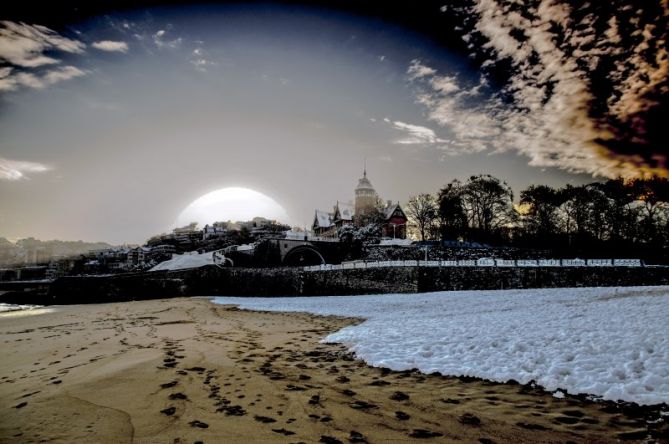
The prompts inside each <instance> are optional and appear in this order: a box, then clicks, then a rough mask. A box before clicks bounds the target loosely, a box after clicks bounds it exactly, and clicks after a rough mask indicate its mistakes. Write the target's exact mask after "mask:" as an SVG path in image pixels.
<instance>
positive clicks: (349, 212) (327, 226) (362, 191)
mask: <svg viewBox="0 0 669 444" xmlns="http://www.w3.org/2000/svg"><path fill="white" fill-rule="evenodd" d="M354 195H355V202H354V203H353V204H351V203H344V202H339V201H337V203H336V204H335V205H334V207H333V210H332V212H327V211H321V210H316V211H315V213H314V221H313V223H312V226H311V228H312V231H313V233H314V235H316V236H320V237H337V235H338V232H339V230H340V229H341V227H343V226H344V225H349V224H355V225H357V226H363V225H366V224H368V223H377V224H379V225H380V226H381V231H382V235H383V236H384V237H389V238H393V239H405V238H406V223H407V216H406V214H405V213H404V210H402V207H401V206H400V204H399V202H397V203H392V202H391V201H387V203H386V204H385V205H383V204H382V203H381V200H380V199H379V196H378V194H376V190H375V189H374V187H373V186H372V183H371V182H370V180H369V179H368V178H367V168H365V169H364V171H363V176H362V178H360V179H359V180H358V185H357V186H356V187H355V189H354Z"/></svg>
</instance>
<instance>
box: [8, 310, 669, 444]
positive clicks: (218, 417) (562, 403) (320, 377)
mask: <svg viewBox="0 0 669 444" xmlns="http://www.w3.org/2000/svg"><path fill="white" fill-rule="evenodd" d="M356 322H361V321H360V320H358V319H347V318H336V317H322V316H313V315H309V314H301V313H267V312H253V311H241V310H238V309H236V308H235V307H226V306H217V305H214V304H212V303H211V302H209V301H208V300H206V299H186V298H181V299H168V300H156V301H141V302H129V303H119V304H99V305H86V306H70V307H60V308H58V309H56V310H55V311H53V312H48V313H44V314H40V315H36V316H21V317H18V316H0V341H1V343H2V360H0V442H3V443H5V442H7V443H9V442H11V443H17V442H18V443H21V442H87V443H93V442H100V443H130V442H133V443H195V442H203V443H222V442H224V443H235V442H240V443H241V442H244V443H250V442H268V443H273V442H279V443H280V442H286V443H288V442H291V443H297V442H305V443H312V442H325V443H338V442H344V443H348V442H358V443H364V442H370V443H385V442H412V441H416V442H435V443H436V442H454V441H458V442H478V443H490V442H556V443H557V442H559V443H566V442H584V443H585V442H587V443H597V442H619V441H620V440H625V441H631V442H634V441H639V442H643V441H645V439H646V438H647V437H649V436H655V437H659V441H662V440H666V439H667V433H668V432H667V426H666V423H664V422H658V423H655V424H653V423H652V422H651V423H649V422H648V420H649V419H650V420H651V421H653V420H655V417H653V416H652V415H653V414H656V412H655V413H653V412H650V413H649V411H647V410H646V409H636V408H629V407H625V406H617V405H614V404H612V403H604V404H602V403H593V402H590V401H587V400H585V399H580V398H576V397H571V396H567V397H566V398H565V399H557V398H554V397H553V396H551V395H550V394H546V393H544V392H543V391H541V390H540V389H536V388H532V387H530V386H522V385H518V384H508V383H507V384H498V383H492V382H489V381H482V380H477V379H471V378H455V377H443V376H441V375H425V374H421V373H419V372H416V371H407V372H392V371H389V370H387V369H379V368H372V367H368V366H367V365H365V364H364V363H363V362H361V361H357V360H355V359H354V357H353V356H351V355H350V354H349V353H347V352H346V349H345V347H344V346H342V345H336V344H335V345H329V344H320V343H319V340H320V339H321V338H323V337H324V336H325V335H327V334H328V333H330V332H333V331H335V330H337V329H339V328H342V327H344V326H346V325H351V324H352V323H356ZM651 410H652V409H651ZM649 433H650V434H651V435H649Z"/></svg>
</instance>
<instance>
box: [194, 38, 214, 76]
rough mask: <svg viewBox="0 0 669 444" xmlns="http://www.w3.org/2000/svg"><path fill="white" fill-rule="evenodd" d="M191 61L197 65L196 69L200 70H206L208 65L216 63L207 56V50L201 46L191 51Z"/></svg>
mask: <svg viewBox="0 0 669 444" xmlns="http://www.w3.org/2000/svg"><path fill="white" fill-rule="evenodd" d="M200 43H202V42H200ZM190 63H191V64H192V65H193V66H194V67H195V69H196V70H198V71H200V72H206V71H207V67H208V66H215V65H216V63H215V62H213V61H211V60H210V59H208V58H207V56H206V51H205V50H204V49H203V48H201V47H198V48H195V49H194V50H193V51H192V52H191V59H190Z"/></svg>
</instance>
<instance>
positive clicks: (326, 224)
mask: <svg viewBox="0 0 669 444" xmlns="http://www.w3.org/2000/svg"><path fill="white" fill-rule="evenodd" d="M333 217H334V215H333V214H332V213H328V212H326V211H321V210H316V213H315V214H314V223H313V224H312V226H311V228H312V230H313V232H314V235H316V236H320V237H335V236H336V235H337V229H336V227H335V224H334V222H333V221H332V218H333Z"/></svg>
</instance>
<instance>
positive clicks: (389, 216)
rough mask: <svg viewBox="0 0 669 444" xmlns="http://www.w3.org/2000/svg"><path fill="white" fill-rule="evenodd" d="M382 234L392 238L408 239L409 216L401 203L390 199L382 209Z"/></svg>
mask: <svg viewBox="0 0 669 444" xmlns="http://www.w3.org/2000/svg"><path fill="white" fill-rule="evenodd" d="M381 215H382V217H381V236H383V237H388V238H391V239H406V237H407V235H406V233H407V216H406V214H405V213H404V210H402V207H401V206H400V203H399V202H397V203H392V202H391V201H388V202H387V203H386V206H385V207H384V208H382V209H381Z"/></svg>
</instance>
